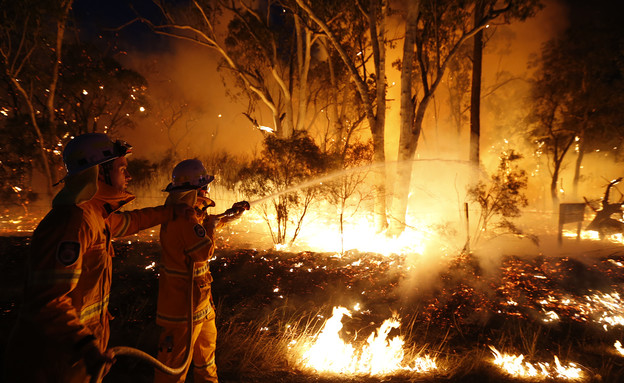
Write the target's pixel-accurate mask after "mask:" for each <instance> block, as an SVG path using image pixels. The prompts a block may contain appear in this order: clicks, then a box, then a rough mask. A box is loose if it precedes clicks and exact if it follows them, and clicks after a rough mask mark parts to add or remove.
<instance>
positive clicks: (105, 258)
mask: <svg viewBox="0 0 624 383" xmlns="http://www.w3.org/2000/svg"><path fill="white" fill-rule="evenodd" d="M133 199H134V196H133V195H131V194H129V193H126V192H119V191H117V190H116V189H114V188H113V187H111V186H109V185H107V184H104V183H102V182H100V183H99V185H98V192H97V194H96V195H95V196H94V197H93V198H92V199H91V200H89V201H87V202H84V203H82V204H80V205H60V206H54V207H53V208H52V210H51V211H50V212H49V213H48V214H47V215H46V217H45V218H44V219H43V220H42V221H41V222H40V224H39V225H38V226H37V229H36V230H35V231H34V233H33V237H32V243H31V249H30V256H29V259H28V269H29V274H28V277H27V282H26V289H25V294H24V303H23V304H22V308H21V311H20V316H19V319H18V325H19V326H18V327H17V328H18V329H19V330H18V334H16V335H17V336H16V337H15V339H16V342H21V341H23V340H24V339H27V338H34V339H33V341H34V342H36V341H37V340H36V339H37V338H40V339H41V337H45V339H46V341H48V342H49V343H50V344H53V345H55V346H54V347H56V348H57V352H58V350H74V345H76V344H81V341H82V340H84V339H85V338H86V337H90V336H94V337H95V338H96V340H97V342H98V344H99V345H100V347H101V348H102V349H105V348H106V345H107V343H108V337H109V333H108V331H109V330H108V320H109V318H108V317H109V314H108V302H109V292H110V287H111V277H112V275H111V274H112V257H113V255H114V251H113V247H112V244H111V237H115V236H124V235H130V234H134V233H137V232H138V231H140V230H143V229H147V228H149V227H152V226H156V225H158V224H161V223H163V222H165V221H166V220H169V219H171V218H172V217H173V208H172V207H170V206H168V207H165V206H160V207H155V208H145V209H139V210H133V211H129V212H117V210H118V209H119V208H120V207H122V206H123V205H125V204H126V203H128V202H130V201H132V200H133ZM111 233H112V234H111ZM19 332H21V333H22V334H29V336H25V335H24V336H20V334H19ZM33 334H38V335H33ZM25 343H26V344H24V345H23V347H24V349H26V350H28V349H30V351H29V352H31V353H32V352H34V350H35V349H37V348H38V345H37V344H28V343H29V342H25ZM48 352H50V353H53V352H55V350H48ZM42 353H44V351H42ZM52 355H53V354H52ZM48 356H50V355H48ZM50 357H52V356H50ZM31 360H32V359H31ZM34 365H36V363H35V364H34Z"/></svg>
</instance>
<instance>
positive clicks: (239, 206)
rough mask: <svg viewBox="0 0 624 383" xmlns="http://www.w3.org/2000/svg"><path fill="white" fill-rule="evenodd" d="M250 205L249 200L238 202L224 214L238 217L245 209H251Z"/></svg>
mask: <svg viewBox="0 0 624 383" xmlns="http://www.w3.org/2000/svg"><path fill="white" fill-rule="evenodd" d="M249 207H250V206H249V202H247V201H240V202H236V203H234V204H233V205H232V207H231V208H229V209H227V210H226V211H225V212H224V213H223V214H224V215H227V216H236V217H237V218H238V216H240V215H241V214H243V212H244V211H245V210H249Z"/></svg>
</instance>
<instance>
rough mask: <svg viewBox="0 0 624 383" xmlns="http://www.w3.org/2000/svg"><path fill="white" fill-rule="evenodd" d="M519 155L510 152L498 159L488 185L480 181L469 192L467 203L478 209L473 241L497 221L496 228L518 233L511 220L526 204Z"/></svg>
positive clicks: (477, 239)
mask: <svg viewBox="0 0 624 383" xmlns="http://www.w3.org/2000/svg"><path fill="white" fill-rule="evenodd" d="M521 158H522V156H521V155H519V154H518V153H516V152H515V151H513V150H511V151H510V152H508V153H503V154H502V155H501V156H500V163H499V165H498V168H497V170H496V173H494V174H492V176H491V179H490V181H489V182H488V183H486V182H484V181H482V180H480V181H479V182H477V184H476V185H474V186H471V187H470V188H469V189H468V200H469V201H471V202H476V203H477V204H478V205H479V207H480V208H481V210H480V214H479V220H478V222H477V225H476V229H475V233H476V235H475V236H473V242H474V243H476V242H478V241H479V238H480V236H481V234H482V233H485V232H487V231H488V226H489V224H490V222H491V221H492V220H493V219H495V218H498V222H497V225H496V228H497V229H504V230H505V231H511V232H513V233H515V234H519V233H520V232H519V230H518V229H517V228H516V227H515V225H514V224H513V223H512V222H511V221H510V219H511V218H516V217H519V216H520V215H521V213H520V208H523V207H526V206H527V205H528V200H527V198H526V195H525V194H524V191H525V190H526V187H527V180H528V177H527V175H526V172H525V171H524V170H523V169H520V168H519V167H518V165H517V164H516V161H518V160H519V159H521Z"/></svg>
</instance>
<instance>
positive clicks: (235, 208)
mask: <svg viewBox="0 0 624 383" xmlns="http://www.w3.org/2000/svg"><path fill="white" fill-rule="evenodd" d="M249 208H250V205H249V202H247V201H241V202H236V203H235V204H234V205H232V207H231V208H230V209H228V210H226V211H225V212H223V213H221V214H217V215H215V217H216V218H217V222H218V220H220V219H221V218H225V217H231V216H233V215H235V214H238V213H239V212H240V211H241V210H249ZM194 272H195V262H193V263H192V265H191V267H190V269H189V275H188V277H189V281H190V283H189V295H188V296H189V309H188V328H189V331H188V339H187V344H186V346H187V347H186V356H185V357H184V363H182V364H181V365H180V366H178V367H171V366H167V365H166V364H164V363H162V362H161V361H159V360H158V359H156V358H154V357H153V356H151V355H150V354H148V353H146V352H144V351H141V350H139V349H137V348H133V347H127V346H116V347H113V348H111V349H109V351H110V353H111V354H112V357H113V358H114V357H116V356H117V355H125V356H130V357H133V358H137V359H140V360H142V361H144V362H146V363H148V364H151V365H152V366H153V367H155V368H157V369H159V370H160V371H162V372H164V373H165V374H169V375H179V374H181V373H182V372H183V371H184V370H185V369H186V367H187V366H188V364H189V363H190V362H191V358H192V356H193V353H192V350H191V348H192V347H191V346H192V342H193V314H194V312H193V283H194V276H195V274H194ZM106 365H107V364H106V363H104V364H102V366H100V369H99V370H98V372H97V374H95V375H93V376H92V377H91V382H90V383H101V382H102V379H104V375H105V374H104V370H105V368H106Z"/></svg>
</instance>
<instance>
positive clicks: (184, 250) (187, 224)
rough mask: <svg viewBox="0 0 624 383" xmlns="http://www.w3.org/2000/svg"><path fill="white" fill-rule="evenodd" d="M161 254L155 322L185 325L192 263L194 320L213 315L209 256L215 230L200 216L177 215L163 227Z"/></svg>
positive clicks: (211, 250) (212, 250) (163, 324)
mask: <svg viewBox="0 0 624 383" xmlns="http://www.w3.org/2000/svg"><path fill="white" fill-rule="evenodd" d="M160 244H161V246H162V257H161V261H160V280H159V283H158V312H157V316H156V323H158V324H159V325H161V326H171V325H173V326H176V325H180V326H185V325H186V324H187V323H188V319H187V318H188V312H189V283H190V280H189V273H190V268H191V267H192V265H193V263H194V264H195V267H194V269H193V320H194V321H200V320H202V319H204V318H206V317H209V316H212V317H214V306H213V303H212V296H211V292H210V284H211V282H212V276H211V274H210V269H209V260H210V258H211V257H212V254H213V252H214V245H213V239H212V234H211V233H208V232H207V230H206V229H205V228H204V226H202V225H201V224H200V223H199V221H198V220H197V219H188V218H183V217H181V218H178V219H176V220H173V221H170V222H167V223H166V224H165V225H162V226H161V228H160Z"/></svg>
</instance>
